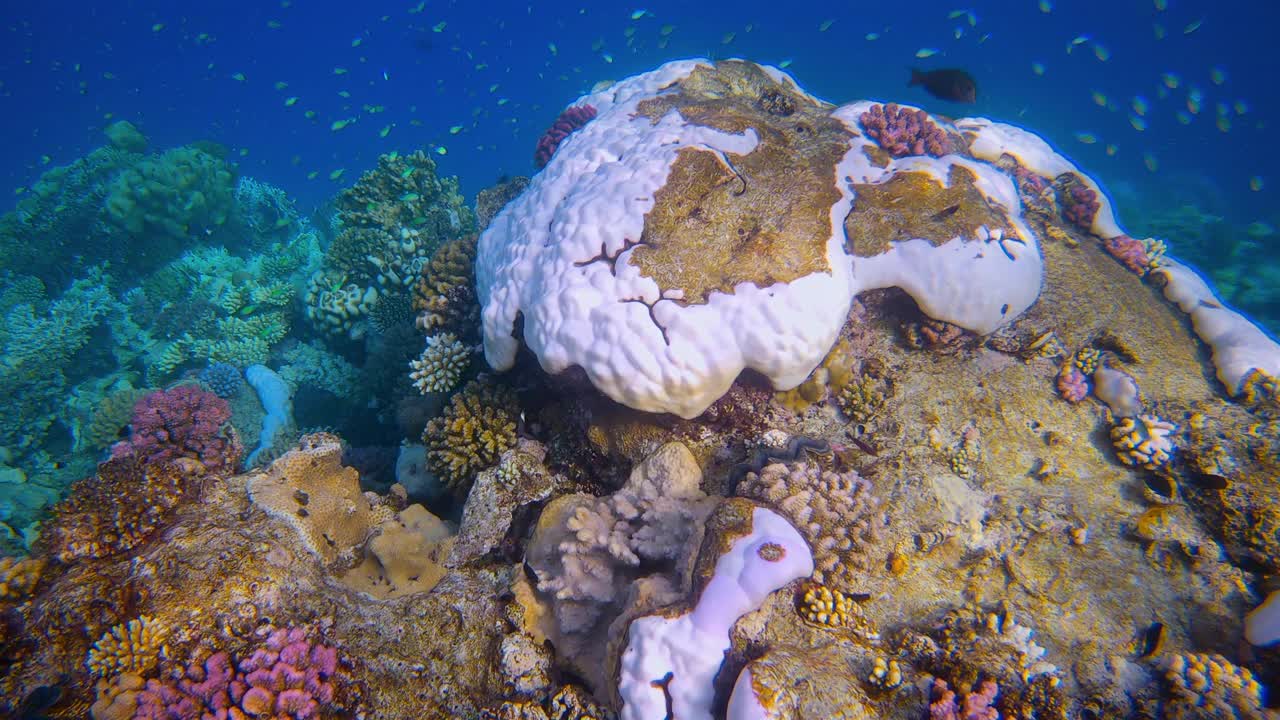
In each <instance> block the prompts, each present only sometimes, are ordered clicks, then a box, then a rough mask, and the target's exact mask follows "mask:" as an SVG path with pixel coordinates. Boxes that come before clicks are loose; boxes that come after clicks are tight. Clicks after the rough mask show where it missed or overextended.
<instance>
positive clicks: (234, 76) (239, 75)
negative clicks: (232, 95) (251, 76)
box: [231, 73, 245, 82]
mask: <svg viewBox="0 0 1280 720" xmlns="http://www.w3.org/2000/svg"><path fill="white" fill-rule="evenodd" d="M231 79H232V80H236V81H238V82H244V81H245V77H244V73H232V74H231Z"/></svg>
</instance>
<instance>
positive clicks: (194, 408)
mask: <svg viewBox="0 0 1280 720" xmlns="http://www.w3.org/2000/svg"><path fill="white" fill-rule="evenodd" d="M230 419H231V407H230V406H229V405H228V404H227V401H226V400H223V399H222V398H220V397H218V396H217V395H214V394H213V393H211V392H207V391H205V390H201V389H200V388H199V387H197V386H195V385H179V386H177V387H174V388H171V389H169V390H158V391H156V392H153V393H151V394H150V395H147V396H145V397H143V398H142V399H141V400H139V401H138V404H137V405H136V406H134V409H133V421H132V423H131V428H132V432H131V434H130V436H129V439H128V440H126V441H123V442H121V443H119V444H117V445H116V446H115V447H114V448H112V451H111V452H112V456H113V457H124V456H134V457H137V458H138V459H139V461H141V462H142V463H144V464H151V463H162V462H168V461H171V460H175V459H177V458H190V459H192V460H198V461H200V463H201V464H202V465H203V466H204V468H205V469H206V470H208V471H209V472H218V471H220V470H227V469H230V468H233V467H235V465H236V463H237V462H239V460H240V454H241V451H242V448H241V447H240V445H239V442H238V441H237V439H236V437H235V435H234V432H231V431H229V430H225V429H224V426H225V425H226V423H227V421H228V420H230Z"/></svg>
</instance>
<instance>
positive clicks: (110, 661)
mask: <svg viewBox="0 0 1280 720" xmlns="http://www.w3.org/2000/svg"><path fill="white" fill-rule="evenodd" d="M168 635H169V628H168V627H166V626H165V624H164V622H162V621H160V620H158V619H156V618H154V617H151V616H148V615H140V616H139V617H137V618H134V619H133V620H130V621H129V622H127V623H121V624H119V625H116V626H115V627H113V628H111V629H110V630H108V631H107V632H106V633H103V635H102V637H100V638H98V641H97V642H95V643H94V644H93V647H92V648H90V649H89V656H88V657H87V658H86V659H85V665H86V666H88V668H89V672H91V673H93V674H94V675H97V676H98V677H100V678H110V677H112V676H114V675H119V674H122V673H131V674H134V675H146V674H147V673H149V672H150V671H151V669H152V668H154V667H155V665H156V662H157V661H158V660H159V659H160V655H161V653H162V652H164V649H165V641H166V639H167V638H168Z"/></svg>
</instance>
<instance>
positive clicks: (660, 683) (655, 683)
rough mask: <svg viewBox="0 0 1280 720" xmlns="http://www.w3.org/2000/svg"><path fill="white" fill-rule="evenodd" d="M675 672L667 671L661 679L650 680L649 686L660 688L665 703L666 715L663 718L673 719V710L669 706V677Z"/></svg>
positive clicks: (666, 719)
mask: <svg viewBox="0 0 1280 720" xmlns="http://www.w3.org/2000/svg"><path fill="white" fill-rule="evenodd" d="M674 676H675V673H672V672H668V673H667V674H666V675H663V676H662V679H661V680H650V681H649V687H651V688H655V689H661V690H662V699H663V701H664V702H665V703H666V704H667V716H666V717H665V718H663V720H675V710H674V709H673V708H672V707H671V678H673V677H674Z"/></svg>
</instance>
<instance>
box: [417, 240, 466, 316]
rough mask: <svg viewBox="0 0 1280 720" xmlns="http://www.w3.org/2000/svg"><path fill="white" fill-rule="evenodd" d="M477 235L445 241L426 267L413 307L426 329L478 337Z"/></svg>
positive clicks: (423, 270)
mask: <svg viewBox="0 0 1280 720" xmlns="http://www.w3.org/2000/svg"><path fill="white" fill-rule="evenodd" d="M475 260H476V238H475V236H469V237H465V238H459V239H457V240H452V241H450V242H447V243H445V244H444V245H443V246H441V247H440V249H439V250H438V251H437V252H436V254H435V255H433V256H432V257H431V262H430V263H428V264H427V266H426V267H425V268H423V269H422V276H421V277H420V278H418V282H417V284H415V285H414V287H413V309H414V310H415V311H416V312H417V313H418V318H417V325H418V328H419V329H420V330H422V331H423V332H428V333H430V332H437V331H441V330H443V331H447V332H452V333H454V334H455V335H457V336H458V337H463V338H467V337H474V336H475V334H476V329H475V328H476V325H477V324H478V323H479V320H480V305H479V303H478V302H477V300H476V291H475V277H474V276H475Z"/></svg>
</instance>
